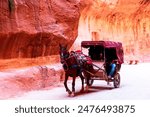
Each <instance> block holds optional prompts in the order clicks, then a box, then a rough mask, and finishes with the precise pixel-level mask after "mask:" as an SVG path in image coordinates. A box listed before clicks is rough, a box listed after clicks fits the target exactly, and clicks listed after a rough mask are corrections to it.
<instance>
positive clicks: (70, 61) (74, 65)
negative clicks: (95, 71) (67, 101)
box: [59, 44, 90, 96]
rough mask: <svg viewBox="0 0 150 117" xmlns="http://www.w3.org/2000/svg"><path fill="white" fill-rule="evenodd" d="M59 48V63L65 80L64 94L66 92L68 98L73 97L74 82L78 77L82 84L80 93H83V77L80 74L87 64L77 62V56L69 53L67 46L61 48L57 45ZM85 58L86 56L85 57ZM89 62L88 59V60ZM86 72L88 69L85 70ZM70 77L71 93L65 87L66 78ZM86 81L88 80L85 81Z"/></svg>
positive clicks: (65, 84) (65, 83)
mask: <svg viewBox="0 0 150 117" xmlns="http://www.w3.org/2000/svg"><path fill="white" fill-rule="evenodd" d="M59 47H60V52H59V54H60V61H61V63H62V65H63V69H64V71H65V80H64V86H65V89H66V92H68V94H69V96H70V95H71V96H75V80H76V77H78V76H79V77H80V78H81V82H82V87H81V90H80V92H83V91H84V79H85V78H84V77H83V75H82V72H85V70H84V69H87V68H88V67H85V66H88V65H87V63H86V62H85V63H84V62H82V63H81V61H80V63H79V61H78V60H77V57H79V54H77V53H76V52H74V51H71V52H70V53H69V52H68V50H67V46H62V45H60V44H59ZM86 57H87V56H86ZM88 59H89V60H90V58H88ZM87 70H88V69H87ZM69 76H70V77H72V78H73V80H72V91H70V89H69V88H68V86H67V81H68V77H69ZM87 80H88V79H87ZM87 89H88V82H87Z"/></svg>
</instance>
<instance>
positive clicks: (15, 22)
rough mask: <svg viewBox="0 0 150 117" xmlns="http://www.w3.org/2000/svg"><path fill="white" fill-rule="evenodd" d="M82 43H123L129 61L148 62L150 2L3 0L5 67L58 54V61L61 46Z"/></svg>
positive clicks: (1, 55)
mask: <svg viewBox="0 0 150 117" xmlns="http://www.w3.org/2000/svg"><path fill="white" fill-rule="evenodd" d="M82 40H113V41H120V42H122V43H123V47H124V52H125V59H132V58H134V59H139V60H141V61H146V60H147V59H149V58H150V57H148V55H149V53H150V45H149V42H150V1H149V0H132V1H131V0H1V1H0V59H1V60H0V62H2V61H4V59H7V60H8V59H13V58H15V59H16V61H20V59H19V60H18V58H28V59H29V60H30V58H38V57H50V58H52V57H51V56H53V55H54V56H53V58H56V59H54V61H55V62H56V61H57V62H58V60H59V56H58V52H59V47H58V45H59V43H63V44H68V48H70V47H72V48H71V49H73V50H75V49H78V48H80V42H81V41H82ZM72 45H73V46H72ZM55 55H56V56H55ZM33 61H34V60H33V59H32V61H31V62H33ZM40 61H41V58H40ZM45 61H48V60H45ZM5 62H6V61H5ZM43 62H44V61H43ZM40 63H41V62H40ZM19 64H20V65H21V63H19ZM28 64H30V63H28ZM35 64H36V63H35Z"/></svg>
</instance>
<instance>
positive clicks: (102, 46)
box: [81, 41, 124, 88]
mask: <svg viewBox="0 0 150 117" xmlns="http://www.w3.org/2000/svg"><path fill="white" fill-rule="evenodd" d="M81 51H82V52H83V53H85V54H86V55H88V56H90V58H91V59H92V64H91V65H92V68H93V70H90V71H89V70H86V74H84V77H88V78H89V80H88V84H89V85H90V86H91V85H92V84H93V82H94V80H105V81H106V82H107V83H108V84H109V83H110V82H113V85H114V87H115V88H118V87H119V86H120V74H119V71H120V69H121V64H122V63H123V62H124V56H123V55H124V53H123V47H122V43H120V42H114V41H82V42H81ZM110 60H113V61H115V64H116V67H115V72H114V74H113V77H112V78H109V77H108V73H109V71H110V67H109V61H110ZM87 74H88V75H87Z"/></svg>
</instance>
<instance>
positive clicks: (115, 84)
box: [113, 73, 120, 88]
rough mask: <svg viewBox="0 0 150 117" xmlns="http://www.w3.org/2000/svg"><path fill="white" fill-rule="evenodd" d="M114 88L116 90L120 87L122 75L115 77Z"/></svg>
mask: <svg viewBox="0 0 150 117" xmlns="http://www.w3.org/2000/svg"><path fill="white" fill-rule="evenodd" d="M113 82H114V87H115V88H118V87H119V86H120V74H119V73H117V74H116V75H115V76H114V81H113Z"/></svg>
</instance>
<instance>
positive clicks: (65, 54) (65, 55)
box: [59, 44, 69, 64]
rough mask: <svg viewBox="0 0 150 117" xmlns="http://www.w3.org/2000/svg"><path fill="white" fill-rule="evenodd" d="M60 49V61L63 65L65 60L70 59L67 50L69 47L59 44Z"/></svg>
mask: <svg viewBox="0 0 150 117" xmlns="http://www.w3.org/2000/svg"><path fill="white" fill-rule="evenodd" d="M59 48H60V51H59V54H60V60H61V63H62V64H63V63H64V61H65V59H67V58H68V57H69V52H68V50H67V46H62V45H61V44H59Z"/></svg>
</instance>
